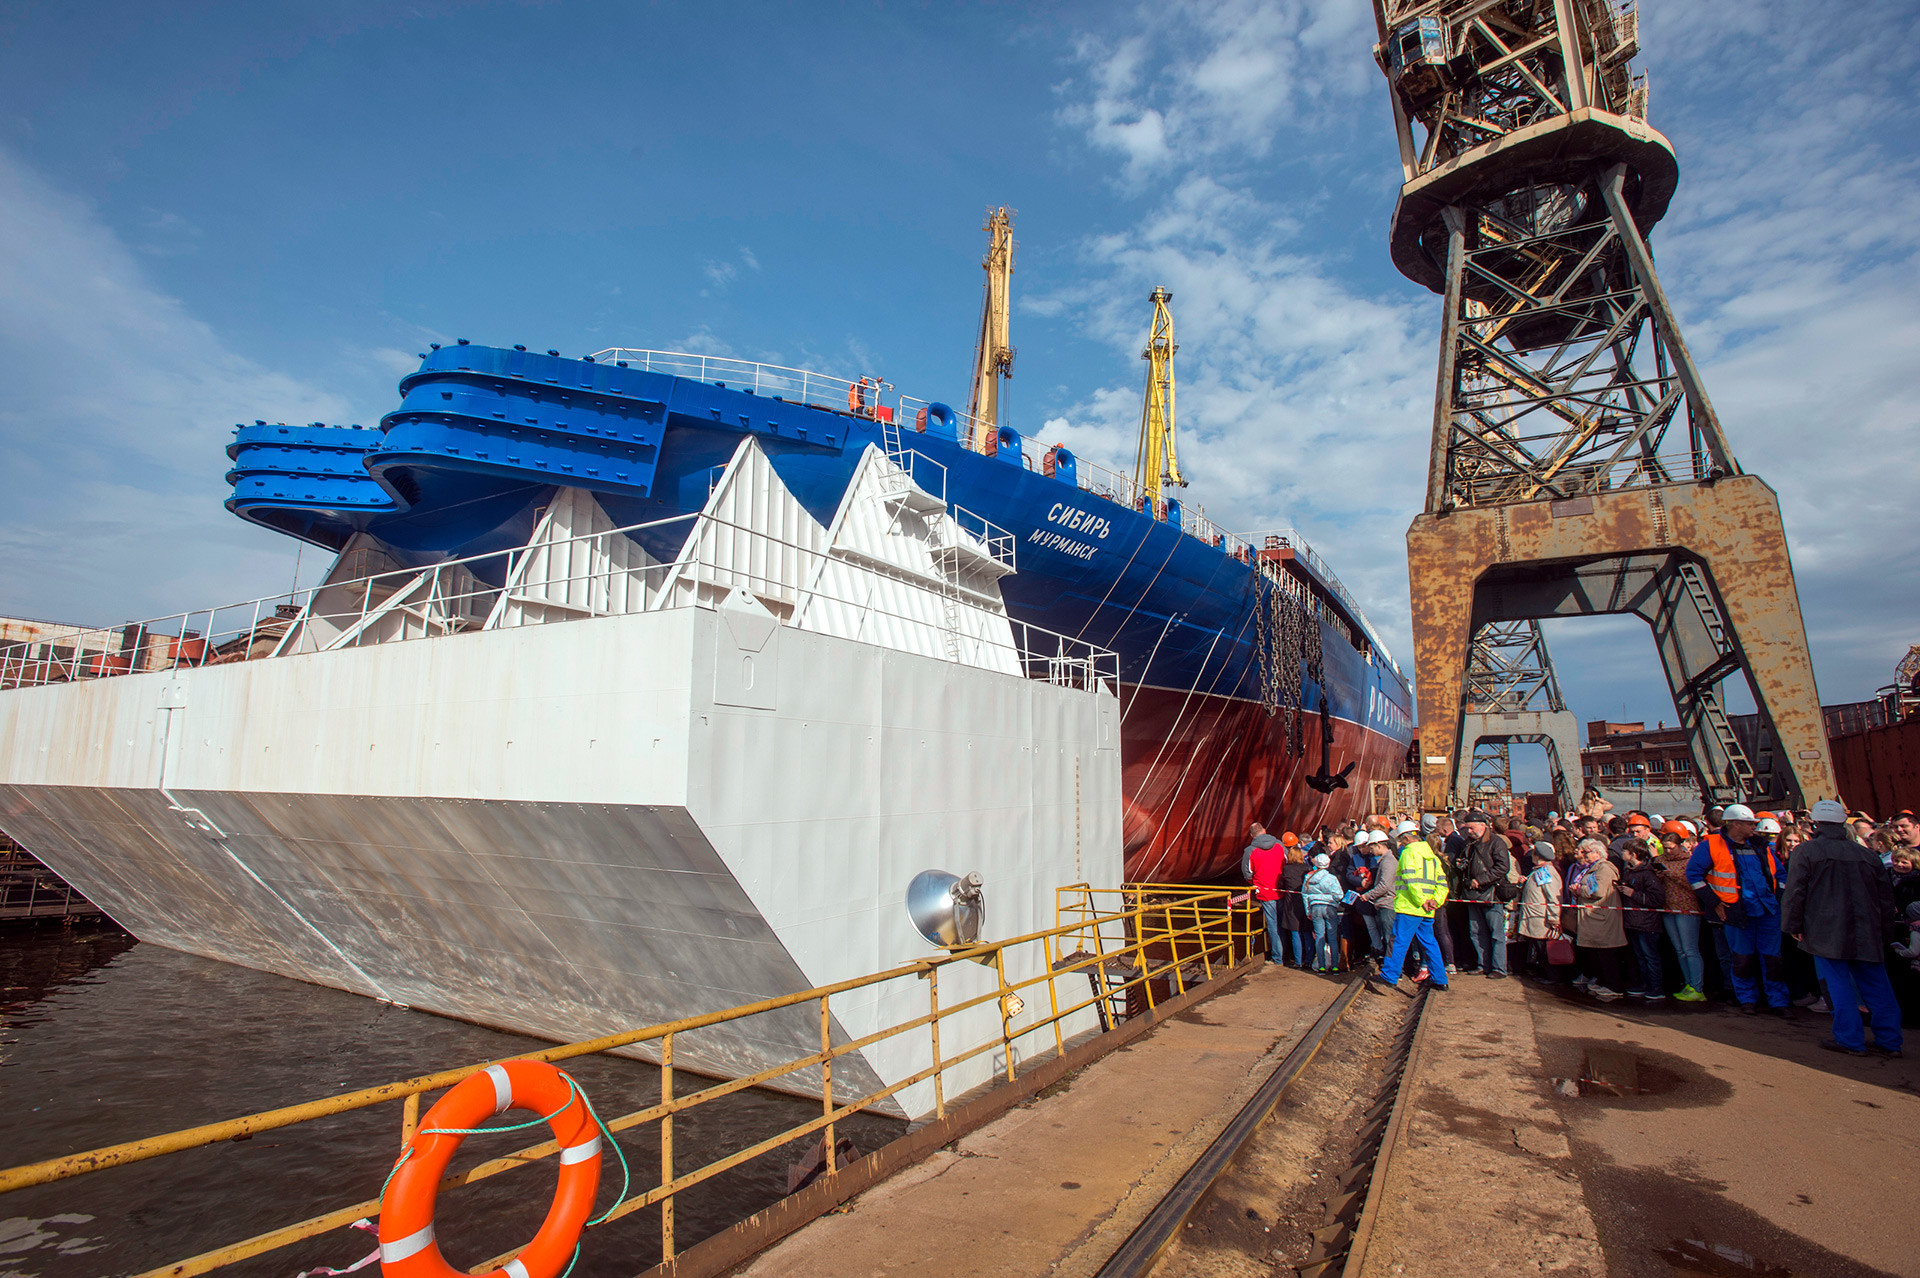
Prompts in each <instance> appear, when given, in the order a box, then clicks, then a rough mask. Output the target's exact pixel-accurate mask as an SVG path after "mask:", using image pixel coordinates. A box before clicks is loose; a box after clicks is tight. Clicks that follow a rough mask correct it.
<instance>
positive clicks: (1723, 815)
mask: <svg viewBox="0 0 1920 1278" xmlns="http://www.w3.org/2000/svg"><path fill="white" fill-rule="evenodd" d="M1720 819H1721V820H1722V821H1751V820H1753V809H1752V808H1750V807H1748V806H1747V805H1746V804H1744V803H1729V804H1728V805H1727V806H1726V807H1724V808H1722V809H1721V810H1720Z"/></svg>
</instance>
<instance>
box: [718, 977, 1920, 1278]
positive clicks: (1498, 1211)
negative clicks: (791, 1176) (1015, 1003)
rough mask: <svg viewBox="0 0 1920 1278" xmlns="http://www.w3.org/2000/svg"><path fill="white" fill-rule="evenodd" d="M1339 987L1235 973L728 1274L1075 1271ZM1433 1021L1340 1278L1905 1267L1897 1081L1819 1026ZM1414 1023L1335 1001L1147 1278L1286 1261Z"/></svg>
mask: <svg viewBox="0 0 1920 1278" xmlns="http://www.w3.org/2000/svg"><path fill="white" fill-rule="evenodd" d="M1339 988H1340V986H1339V985H1338V983H1336V982H1332V981H1329V980H1328V979H1327V978H1324V977H1315V976H1310V975H1307V974H1303V973H1299V972H1293V971H1280V970H1276V969H1267V970H1263V971H1260V972H1257V973H1256V974H1254V975H1252V976H1250V977H1248V978H1246V979H1245V980H1243V981H1241V982H1239V983H1238V984H1237V985H1236V986H1234V987H1233V988H1231V989H1229V990H1228V991H1226V992H1225V993H1222V994H1220V995H1218V996H1216V997H1214V998H1212V999H1210V1000H1208V1001H1206V1002H1204V1003H1201V1004H1199V1005H1197V1006H1196V1007H1194V1008H1191V1009H1189V1010H1188V1011H1187V1012H1184V1013H1182V1014H1180V1015H1179V1016H1177V1017H1174V1018H1172V1019H1170V1020H1169V1021H1167V1022H1166V1023H1165V1024H1163V1025H1161V1026H1159V1027H1158V1028H1156V1029H1155V1030H1154V1031H1153V1032H1152V1033H1150V1034H1148V1035H1146V1036H1145V1037H1143V1038H1141V1039H1140V1040H1138V1041H1137V1042H1135V1043H1134V1044H1132V1045H1130V1046H1128V1047H1126V1048H1124V1049H1122V1050H1120V1051H1117V1052H1115V1053H1113V1054H1112V1055H1110V1056H1108V1057H1105V1058H1103V1059H1101V1060H1099V1061H1097V1062H1096V1063H1094V1064H1093V1065H1091V1066H1089V1067H1088V1068H1086V1069H1085V1070H1083V1071H1081V1072H1080V1073H1079V1074H1077V1075H1075V1076H1073V1077H1072V1078H1071V1080H1070V1081H1069V1082H1066V1083H1064V1084H1060V1085H1056V1086H1055V1087H1054V1088H1051V1089H1049V1090H1048V1091H1047V1092H1044V1093H1042V1094H1041V1095H1039V1096H1037V1097H1035V1098H1034V1099H1033V1100H1031V1101H1029V1102H1028V1103H1027V1104H1025V1105H1023V1106H1021V1107H1019V1108H1017V1109H1015V1110H1013V1111H1011V1112H1010V1113H1008V1114H1006V1115H1004V1116H1003V1117H1001V1118H1000V1119H998V1120H996V1121H995V1122H993V1123H991V1124H989V1125H988V1126H986V1127H984V1128H982V1129H980V1130H979V1131H976V1132H974V1133H973V1134H971V1135H969V1136H966V1137H964V1138H962V1139H960V1140H958V1141H956V1142H954V1143H953V1144H952V1145H950V1146H948V1147H947V1148H945V1149H943V1150H941V1151H940V1152H939V1153H937V1154H935V1155H933V1156H932V1157H930V1158H929V1159H927V1160H926V1161H924V1162H922V1163H920V1164H919V1165H917V1166H915V1167H913V1168H911V1169H909V1170H907V1171H905V1172H903V1173H901V1174H899V1175H897V1176H895V1177H893V1178H892V1179H891V1180H889V1181H886V1182H884V1183H882V1184H881V1185H879V1186H876V1187H875V1188H874V1189H872V1190H869V1191H868V1192H867V1193H865V1194H863V1195H861V1196H860V1197H859V1198H857V1199H855V1200H853V1201H852V1202H851V1203H849V1204H848V1205H847V1206H846V1207H845V1208H843V1209H842V1210H840V1211H839V1212H836V1213H834V1214H832V1215H829V1216H826V1217H823V1218H821V1219H819V1220H817V1221H815V1222H814V1223H812V1224H811V1225H808V1226H807V1227H806V1228H804V1229H802V1230H801V1231H799V1232H798V1233H796V1234H794V1235H793V1236H791V1237H790V1238H788V1239H786V1240H785V1241H784V1242H782V1243H781V1244H779V1245H777V1246H775V1247H773V1248H772V1249H770V1250H769V1251H767V1252H765V1253H763V1254H762V1255H761V1256H759V1257H758V1258H757V1259H756V1260H755V1261H754V1262H753V1263H752V1264H751V1265H750V1266H748V1267H747V1268H745V1269H744V1270H743V1271H741V1272H743V1273H745V1274H749V1275H755V1276H757V1278H771V1276H773V1275H781V1274H788V1273H797V1272H816V1271H821V1270H822V1269H824V1268H825V1267H829V1266H830V1267H831V1268H832V1270H833V1271H834V1272H843V1273H849V1274H856V1275H874V1276H879V1275H889V1274H906V1273H913V1274H916V1275H921V1274H924V1275H954V1276H955V1278H959V1276H961V1275H988V1274H993V1275H1036V1276H1039V1275H1092V1274H1095V1273H1098V1272H1099V1271H1100V1270H1101V1268H1102V1266H1103V1265H1105V1264H1106V1263H1107V1261H1108V1258H1109V1257H1111V1256H1112V1255H1113V1253H1114V1251H1115V1249H1116V1248H1118V1247H1119V1246H1120V1244H1121V1243H1122V1242H1123V1241H1124V1240H1125V1239H1126V1238H1127V1236H1128V1234H1129V1233H1131V1232H1132V1231H1133V1229H1134V1228H1135V1226H1136V1225H1137V1224H1138V1223H1139V1222H1140V1221H1141V1220H1142V1219H1143V1218H1144V1217H1145V1216H1146V1214H1147V1213H1148V1212H1149V1211H1150V1210H1152V1208H1153V1207H1154V1205H1155V1204H1156V1203H1158V1202H1159V1200H1160V1199H1161V1198H1162V1197H1164V1196H1165V1195H1166V1194H1167V1192H1168V1190H1169V1189H1170V1188H1171V1187H1172V1186H1173V1184H1174V1182H1175V1181H1176V1180H1178V1179H1179V1178H1180V1176H1181V1175H1182V1174H1183V1173H1184V1172H1185V1171H1186V1169H1187V1168H1188V1167H1190V1166H1191V1165H1192V1164H1193V1163H1194V1161H1195V1160H1196V1159H1197V1158H1198V1157H1199V1156H1200V1154H1201V1153H1202V1151H1204V1150H1205V1149H1206V1148H1207V1146H1208V1145H1209V1144H1210V1143H1211V1142H1212V1140H1213V1139H1214V1137H1215V1135H1216V1134H1217V1133H1219V1132H1220V1131H1221V1130H1222V1128H1224V1127H1225V1126H1226V1124H1227V1123H1228V1122H1229V1121H1230V1120H1231V1119H1232V1117H1233V1116H1234V1115H1235V1114H1236V1113H1237V1112H1238V1111H1239V1110H1240V1108H1241V1107H1242V1106H1243V1105H1244V1104H1245V1103H1246V1102H1247V1100H1248V1098H1249V1097H1250V1096H1251V1095H1252V1094H1253V1092H1254V1091H1255V1090H1256V1089H1257V1088H1258V1086H1259V1084H1260V1083H1261V1082H1262V1081H1263V1080H1264V1079H1265V1078H1266V1077H1267V1076H1268V1075H1269V1074H1271V1073H1272V1072H1273V1070H1274V1068H1275V1067H1276V1065H1277V1064H1278V1063H1279V1061H1280V1059H1281V1058H1282V1057H1283V1056H1284V1055H1285V1054H1286V1053H1287V1051H1288V1050H1289V1049H1290V1047H1291V1046H1292V1045H1293V1044H1294V1043H1297V1042H1298V1041H1299V1039H1300V1037H1301V1036H1302V1035H1303V1034H1304V1033H1306V1032H1307V1031H1308V1030H1309V1029H1310V1027H1311V1026H1312V1025H1313V1023H1314V1021H1315V1019H1316V1017H1317V1016H1318V1015H1319V1014H1320V1013H1321V1011H1322V1010H1324V1009H1325V1008H1326V1007H1327V1005H1328V1003H1329V1001H1330V999H1331V997H1332V996H1333V995H1334V994H1336V993H1337V992H1338V991H1339ZM1429 1001H1430V1004H1431V1006H1430V1008H1429V1010H1428V1012H1427V1014H1426V1016H1425V1018H1424V1023H1423V1025H1422V1026H1421V1029H1420V1032H1419V1033H1418V1035H1417V1036H1416V1039H1415V1048H1414V1052H1413V1056H1412V1058H1411V1060H1410V1062H1409V1066H1408V1071H1407V1074H1406V1078H1405V1082H1404V1084H1403V1086H1402V1088H1401V1092H1402V1093H1403V1094H1404V1097H1405V1100H1404V1106H1403V1108H1404V1111H1405V1118H1404V1121H1403V1122H1402V1123H1400V1124H1399V1125H1398V1126H1397V1128H1396V1129H1394V1130H1393V1131H1392V1134H1391V1136H1390V1139H1389V1141H1388V1142H1387V1146H1386V1148H1384V1149H1383V1150H1382V1161H1381V1163H1380V1166H1379V1168H1378V1170H1377V1171H1376V1173H1375V1180H1376V1181H1377V1182H1378V1183H1377V1184H1376V1186H1375V1187H1374V1190H1373V1192H1372V1194H1371V1195H1370V1196H1369V1199H1368V1201H1369V1203H1370V1204H1371V1212H1370V1216H1369V1218H1368V1220H1367V1222H1366V1225H1365V1226H1364V1227H1363V1230H1362V1233H1363V1234H1364V1248H1363V1249H1361V1250H1356V1251H1355V1253H1354V1254H1352V1255H1351V1256H1350V1257H1349V1258H1348V1260H1347V1262H1346V1263H1347V1268H1346V1269H1345V1272H1346V1273H1347V1274H1349V1275H1354V1274H1365V1275H1369V1276H1372V1275H1381V1276H1385V1275H1441V1276H1447V1275H1469V1274H1471V1275H1486V1274H1500V1275H1505V1274H1514V1275H1519V1274H1528V1275H1537V1274H1541V1273H1552V1274H1564V1275H1594V1276H1595V1278H1599V1276H1600V1275H1616V1274H1627V1275H1649V1276H1653V1275H1659V1276H1660V1278H1665V1276H1666V1275H1669V1274H1671V1273H1674V1272H1676V1271H1677V1272H1699V1273H1749V1272H1751V1273H1762V1274H1775V1275H1778V1274H1793V1275H1846V1276H1849V1278H1852V1276H1866V1275H1887V1274H1915V1273H1920V1260H1916V1259H1915V1258H1916V1257H1920V1217H1916V1216H1915V1215H1914V1214H1913V1213H1910V1212H1905V1211H1902V1210H1897V1209H1894V1207H1893V1206H1892V1204H1894V1203H1896V1202H1898V1201H1903V1199H1902V1197H1901V1195H1902V1194H1903V1193H1904V1186H1905V1185H1906V1183H1907V1180H1908V1179H1909V1178H1910V1174H1911V1170H1912V1167H1913V1165H1914V1159H1913V1155H1912V1150H1911V1136H1912V1133H1913V1132H1915V1131H1920V1092H1917V1091H1916V1083H1920V1071H1916V1070H1915V1068H1914V1066H1913V1063H1912V1062H1911V1061H1908V1060H1895V1061H1890V1060H1884V1059H1878V1058H1875V1059H1854V1058H1850V1057H1840V1056H1835V1055H1833V1054H1831V1053H1828V1052H1825V1051H1822V1050H1820V1049H1819V1047H1818V1046H1817V1042H1818V1039H1819V1038H1820V1037H1821V1036H1822V1035H1823V1034H1824V1033H1825V1032H1826V1024H1825V1018H1814V1017H1807V1016H1803V1017H1801V1018H1800V1019H1799V1020H1798V1021H1797V1022H1791V1023H1786V1024H1782V1023H1780V1022H1777V1021H1774V1020H1772V1019H1771V1018H1768V1019H1765V1020H1761V1021H1755V1020H1751V1019H1748V1018H1744V1017H1740V1016H1738V1015H1737V1014H1734V1013H1732V1012H1730V1011H1728V1010H1725V1009H1722V1008H1720V1007H1717V1006H1709V1007H1706V1008H1700V1009H1681V1008H1678V1007H1674V1006H1672V1005H1669V1006H1668V1007H1666V1008H1662V1009H1659V1010H1629V1009H1628V1008H1627V1007H1626V1005H1623V1004H1613V1005H1602V1004H1599V1003H1596V1002H1593V1001H1591V1000H1587V999H1584V998H1582V997H1580V996H1578V995H1575V994H1572V993H1571V992H1568V991H1564V990H1559V989H1554V988H1547V987H1538V986H1532V985H1529V984H1526V983H1524V982H1522V981H1518V980H1507V981H1488V980H1485V979H1484V978H1482V977H1479V976H1472V975H1462V976H1460V977H1457V978H1455V988H1454V990H1453V991H1452V992H1451V993H1449V994H1446V995H1436V996H1432V997H1431V998H1430V1000H1429ZM1408 1011H1409V1005H1408V1003H1407V1002H1406V1001H1405V1000H1404V999H1403V998H1402V997H1401V996H1399V995H1396V994H1371V995H1370V994H1363V995H1361V997H1360V998H1359V999H1358V1000H1356V1001H1355V1002H1354V1003H1353V1005H1352V1007H1351V1009H1350V1010H1349V1011H1348V1012H1347V1013H1346V1015H1345V1017H1344V1018H1343V1019H1342V1021H1341V1022H1340V1024H1339V1025H1338V1026H1336V1027H1335V1029H1334V1031H1333V1032H1332V1033H1330V1034H1329V1035H1328V1037H1327V1039H1326V1044H1325V1047H1324V1048H1323V1049H1322V1051H1321V1052H1320V1054H1319V1055H1318V1056H1317V1057H1316V1058H1315V1061H1314V1064H1313V1065H1312V1066H1311V1067H1310V1068H1309V1069H1308V1070H1307V1071H1306V1072H1305V1073H1304V1074H1302V1075H1301V1077H1300V1078H1299V1079H1298V1081H1297V1082H1296V1083H1295V1084H1294V1085H1293V1086H1292V1087H1291V1088H1289V1090H1288V1092H1287V1094H1286V1097H1285V1099H1284V1100H1283V1101H1282V1103H1281V1105H1280V1106H1279V1108H1278V1109H1276V1110H1275V1112H1274V1114H1273V1116H1272V1117H1271V1118H1269V1119H1268V1120H1267V1122H1266V1123H1265V1124H1263V1125H1262V1126H1261V1128H1260V1129H1259V1130H1258V1132H1257V1133H1256V1134H1255V1136H1254V1137H1253V1138H1252V1139H1250V1140H1249V1141H1248V1142H1247V1143H1246V1145H1245V1146H1243V1147H1242V1150H1241V1153H1240V1155H1239V1156H1238V1158H1237V1159H1236V1160H1235V1162H1234V1164H1233V1166H1232V1167H1231V1168H1230V1169H1229V1171H1228V1172H1227V1173H1226V1174H1224V1175H1223V1176H1221V1177H1220V1178H1219V1179H1218V1180H1217V1181H1216V1182H1215V1184H1214V1186H1213V1188H1212V1190H1211V1191H1210V1192H1209V1194H1208V1196H1207V1198H1206V1199H1205V1201H1204V1202H1203V1204H1202V1206H1201V1207H1200V1208H1199V1209H1198V1210H1197V1211H1195V1212H1194V1213H1193V1215H1192V1216H1191V1217H1190V1218H1189V1220H1188V1222H1187V1224H1186V1227H1185V1229H1184V1230H1183V1231H1182V1232H1181V1236H1180V1238H1179V1239H1178V1241H1177V1242H1176V1243H1175V1244H1174V1245H1173V1246H1172V1247H1171V1248H1170V1249H1169V1250H1168V1251H1167V1252H1165V1253H1164V1254H1163V1255H1162V1257H1161V1259H1160V1261H1159V1264H1158V1266H1157V1268H1156V1269H1155V1270H1154V1271H1153V1272H1155V1273H1158V1274H1183V1275H1184V1274H1199V1275H1243V1274H1244V1275H1252V1274H1272V1273H1291V1272H1293V1271H1294V1270H1293V1267H1294V1266H1298V1265H1302V1264H1303V1263H1306V1262H1307V1260H1308V1258H1309V1256H1310V1255H1311V1252H1310V1248H1311V1246H1312V1232H1311V1231H1312V1227H1313V1226H1315V1225H1317V1224H1319V1223H1320V1219H1321V1215H1320V1213H1321V1209H1322V1208H1323V1207H1325V1206H1326V1204H1327V1203H1328V1202H1329V1201H1330V1200H1332V1199H1334V1198H1335V1197H1336V1196H1337V1194H1338V1190H1339V1186H1338V1185H1337V1184H1336V1178H1337V1176H1338V1174H1339V1171H1340V1169H1341V1168H1342V1167H1343V1166H1344V1165H1345V1163H1344V1159H1345V1158H1346V1155H1347V1153H1348V1151H1349V1148H1350V1146H1351V1143H1352V1141H1351V1137H1352V1134H1353V1132H1354V1130H1355V1129H1356V1128H1358V1127H1359V1125H1360V1115H1361V1111H1362V1110H1363V1109H1364V1108H1365V1106H1366V1104H1367V1102H1369V1101H1370V1100H1371V1099H1372V1098H1373V1097H1374V1096H1375V1095H1376V1094H1377V1091H1378V1088H1377V1086H1376V1084H1377V1081H1378V1080H1377V1076H1376V1075H1377V1072H1378V1071H1380V1070H1382V1069H1384V1066H1383V1064H1382V1061H1383V1060H1384V1044H1385V1041H1386V1038H1387V1037H1388V1035H1389V1033H1390V1031H1391V1029H1392V1027H1393V1026H1394V1025H1395V1024H1397V1023H1399V1022H1400V1021H1402V1020H1404V1019H1405V1017H1406V1016H1407V1014H1408ZM1588 1076H1591V1077H1593V1078H1596V1079H1598V1080H1599V1081H1598V1082H1597V1083H1583V1082H1581V1081H1579V1080H1582V1079H1584V1078H1587V1077H1588ZM1329 1272H1332V1273H1336V1274H1337V1273H1340V1272H1341V1267H1340V1266H1339V1265H1338V1264H1336V1265H1335V1266H1334V1267H1333V1268H1332V1269H1331V1270H1330V1271H1329Z"/></svg>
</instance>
